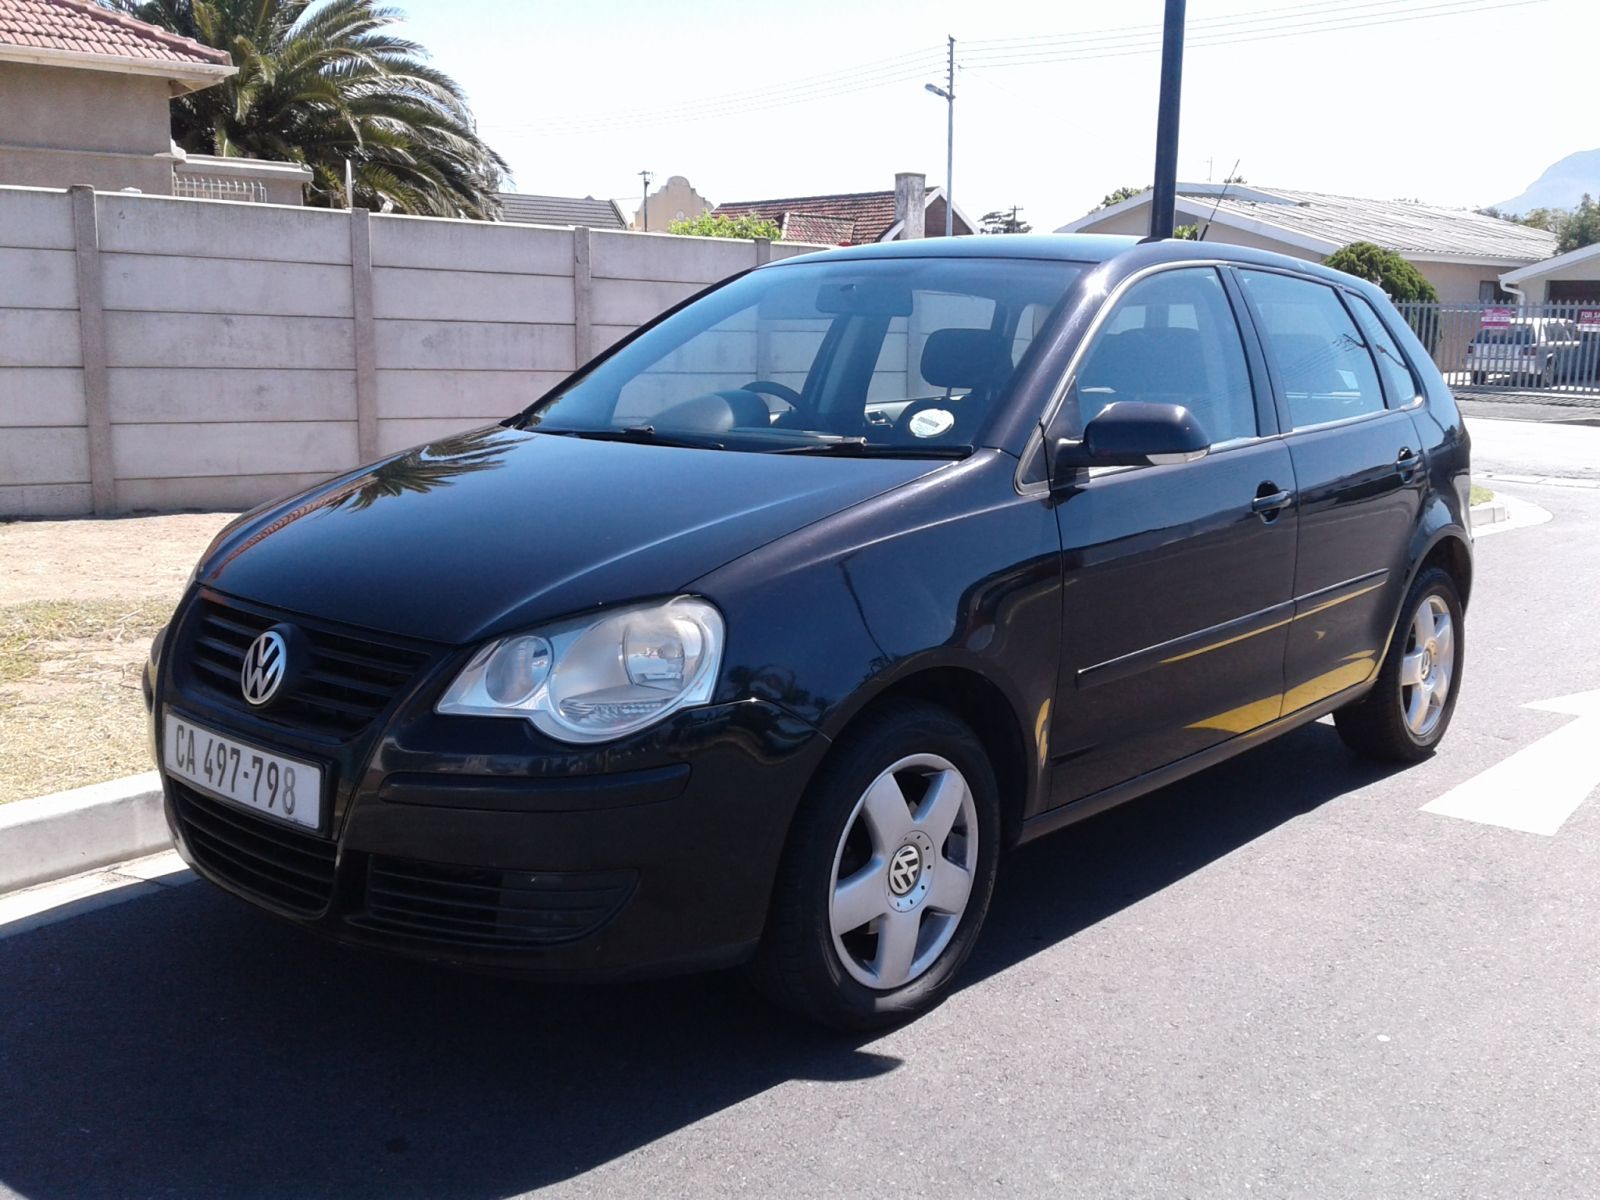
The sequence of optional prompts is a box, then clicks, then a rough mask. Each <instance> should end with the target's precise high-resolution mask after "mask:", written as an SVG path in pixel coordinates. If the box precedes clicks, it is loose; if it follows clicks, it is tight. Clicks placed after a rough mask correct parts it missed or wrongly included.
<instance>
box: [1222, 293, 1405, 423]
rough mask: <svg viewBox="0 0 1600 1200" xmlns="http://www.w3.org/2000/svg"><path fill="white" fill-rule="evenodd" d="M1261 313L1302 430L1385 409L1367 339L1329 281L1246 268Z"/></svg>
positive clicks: (1269, 352) (1269, 345)
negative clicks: (1315, 280)
mask: <svg viewBox="0 0 1600 1200" xmlns="http://www.w3.org/2000/svg"><path fill="white" fill-rule="evenodd" d="M1239 279H1240V281H1241V282H1242V283H1243V284H1244V290H1245V294H1246V295H1248V296H1249V297H1250V300H1251V303H1252V304H1253V305H1254V306H1255V310H1256V314H1257V316H1258V317H1259V318H1260V322H1259V323H1260V326H1261V335H1262V341H1263V342H1264V343H1265V344H1266V350H1267V355H1268V357H1269V358H1270V359H1271V360H1272V364H1273V366H1274V367H1275V368H1277V372H1278V380H1279V383H1280V384H1281V386H1282V387H1283V390H1284V393H1285V396H1286V398H1287V400H1288V402H1289V423H1290V425H1291V426H1292V427H1293V428H1295V429H1305V428H1307V427H1308V426H1311V425H1325V424H1327V423H1328V422H1329V421H1341V420H1344V419H1346V418H1348V417H1359V416H1362V415H1364V414H1366V413H1374V412H1382V411H1383V407H1384V405H1383V389H1382V388H1381V387H1379V385H1378V369H1377V367H1375V366H1374V365H1373V362H1372V354H1371V353H1370V351H1369V350H1368V348H1367V343H1366V339H1364V338H1363V337H1362V336H1361V331H1360V330H1359V329H1357V328H1356V324H1355V322H1354V321H1352V320H1351V319H1350V314H1349V312H1347V311H1346V310H1345V307H1344V304H1343V303H1342V302H1341V301H1340V299H1339V293H1338V292H1336V291H1334V289H1333V288H1331V287H1329V286H1328V285H1327V284H1323V283H1313V282H1312V281H1311V280H1309V279H1297V278H1295V277H1294V276H1292V275H1279V274H1277V273H1275V272H1271V271H1240V272H1239Z"/></svg>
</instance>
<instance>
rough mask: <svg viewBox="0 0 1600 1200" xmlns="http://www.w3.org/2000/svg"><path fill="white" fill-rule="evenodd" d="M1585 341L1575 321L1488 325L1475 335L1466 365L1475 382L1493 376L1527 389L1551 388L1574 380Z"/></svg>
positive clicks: (1546, 319) (1534, 320) (1528, 320)
mask: <svg viewBox="0 0 1600 1200" xmlns="http://www.w3.org/2000/svg"><path fill="white" fill-rule="evenodd" d="M1582 346H1583V342H1582V340H1581V339H1580V337H1579V335H1578V328H1577V326H1576V325H1575V324H1573V322H1571V321H1566V320H1560V319H1557V318H1555V317H1523V318H1520V319H1517V320H1513V321H1512V322H1511V324H1509V325H1491V326H1485V327H1484V328H1482V329H1480V330H1478V332H1477V333H1475V334H1473V336H1472V341H1471V342H1470V343H1469V344H1468V345H1467V357H1466V361H1465V363H1464V364H1463V365H1464V366H1465V367H1466V369H1467V371H1468V372H1470V376H1469V377H1470V378H1471V380H1472V382H1473V383H1487V382H1489V377H1490V376H1491V375H1503V376H1506V377H1507V379H1508V380H1509V382H1511V383H1513V384H1518V385H1522V386H1526V387H1551V386H1553V385H1554V384H1556V383H1559V382H1561V381H1562V380H1565V379H1570V378H1572V377H1573V372H1574V371H1575V370H1576V368H1577V365H1578V358H1579V356H1580V353H1581V350H1582Z"/></svg>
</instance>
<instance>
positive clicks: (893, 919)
mask: <svg viewBox="0 0 1600 1200" xmlns="http://www.w3.org/2000/svg"><path fill="white" fill-rule="evenodd" d="M802 805H803V807H802V811H801V813H800V815H799V816H798V817H797V818H796V821H795V828H794V830H793V832H792V833H791V835H790V841H789V846H788V848H787V849H786V851H785V853H784V861H783V865H782V867H781V868H780V871H779V877H778V881H777V886H776V888H775V890H774V896H773V904H772V912H771V914H770V916H769V918H768V922H767V929H766V932H765V934H764V935H763V937H762V942H761V949H760V951H759V952H758V954H757V957H756V962H755V964H754V966H753V968H752V974H753V978H754V980H755V982H756V984H757V986H758V987H759V988H760V989H761V990H762V991H763V992H765V993H766V994H767V995H768V996H770V997H771V998H773V999H774V1000H776V1001H777V1002H779V1003H780V1004H782V1005H784V1006H785V1007H787V1008H789V1009H791V1010H793V1011H794V1012H797V1013H799V1014H800V1015H802V1016H804V1017H807V1018H809V1019H811V1020H815V1021H818V1022H821V1023H822V1024H825V1025H831V1026H834V1027H835V1028H840V1029H854V1030H864V1029H873V1028H878V1027H881V1026H884V1025H889V1024H892V1023H894V1022H896V1021H900V1020H904V1019H906V1018H908V1017H912V1016H916V1015H919V1014H920V1013H923V1012H926V1011H927V1010H928V1009H930V1008H932V1007H933V1006H934V1005H936V1004H938V1003H939V1002H940V1001H941V1000H943V999H944V997H945V996H946V995H947V994H948V993H949V990H950V988H951V986H952V983H953V981H954V979H955V976H956V973H957V971H958V970H959V969H960V967H961V964H962V963H963V962H965V961H966V958H967V955H968V954H970V953H971V951H972V947H973V945H974V943H975V942H976V940H977V936H978V931H979V929H980V928H981V927H982V925H983V919H984V917H985V916H986V915H987V913H988V909H989V897H990V894H991V892H992V891H993V888H994V878H995V870H996V865H997V863H998V861H999V850H1000V844H999V843H1000V817H999V798H998V789H997V786H996V783H995V778H994V771H993V769H992V768H991V767H990V764H989V761H988V758H987V756H986V755H985V754H984V750H983V746H982V744H981V743H980V742H979V741H978V739H977V737H976V736H975V735H974V734H973V733H972V731H971V730H970V729H969V728H968V727H967V726H966V725H965V724H963V723H962V722H961V721H959V720H957V719H956V718H955V717H954V716H952V715H951V714H949V713H947V712H945V711H944V710H943V709H940V708H936V707H933V706H932V705H927V704H922V703H920V702H905V703H895V704H894V705H893V706H892V707H886V708H884V709H883V710H881V711H880V712H879V713H877V714H876V715H875V716H873V717H872V718H870V719H869V720H868V722H867V723H866V724H864V725H862V726H861V727H860V728H858V729H856V730H853V731H851V733H850V734H849V735H847V737H846V738H845V739H842V740H841V742H840V744H839V746H838V747H837V748H836V749H835V751H834V754H833V756H832V757H831V758H830V759H829V760H828V762H827V763H826V764H824V766H823V767H822V769H821V770H820V771H819V772H818V775H817V779H816V780H815V782H814V783H813V784H812V787H811V788H810V790H809V791H808V792H807V795H806V798H805V800H804V801H803V802H802Z"/></svg>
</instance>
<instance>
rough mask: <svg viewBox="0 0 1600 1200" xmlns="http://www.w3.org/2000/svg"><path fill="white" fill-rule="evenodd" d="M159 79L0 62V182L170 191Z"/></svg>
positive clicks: (167, 126)
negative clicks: (76, 184) (78, 184)
mask: <svg viewBox="0 0 1600 1200" xmlns="http://www.w3.org/2000/svg"><path fill="white" fill-rule="evenodd" d="M167 96H168V91H167V81H166V80H164V79H159V78H156V77H154V76H150V75H124V74H119V73H117V72H113V71H88V70H80V69H77V68H72V67H45V66H37V65H34V64H31V63H15V62H0V184H3V185H17V186H27V187H68V186H70V185H72V184H75V183H82V184H88V185H89V186H91V187H96V188H100V189H102V190H105V191H118V190H120V189H122V188H129V187H132V188H138V189H139V190H140V191H143V192H149V193H152V194H155V195H170V194H171V192H172V164H173V162H174V161H175V156H174V155H173V153H172V127H171V117H170V115H169V109H168V101H167Z"/></svg>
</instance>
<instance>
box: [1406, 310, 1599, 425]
mask: <svg viewBox="0 0 1600 1200" xmlns="http://www.w3.org/2000/svg"><path fill="white" fill-rule="evenodd" d="M1397 307H1398V308H1399V309H1400V314H1401V316H1403V317H1404V318H1405V320H1406V322H1407V324H1409V325H1410V326H1411V328H1412V329H1413V330H1415V331H1416V333H1417V336H1418V337H1419V338H1421V339H1422V344H1423V345H1425V346H1427V347H1428V349H1429V350H1430V352H1431V353H1432V354H1433V361H1434V363H1435V365H1437V366H1438V368H1439V370H1440V372H1441V373H1443V375H1444V377H1445V381H1446V382H1448V383H1449V384H1450V387H1451V389H1452V390H1453V391H1455V392H1456V393H1457V394H1459V395H1464V396H1471V395H1474V394H1483V395H1485V396H1493V397H1494V398H1495V399H1499V400H1508V401H1518V400H1521V401H1525V402H1529V403H1538V404H1572V405H1580V406H1584V407H1596V408H1600V303H1577V302H1574V303H1564V304H1490V303H1483V304H1476V303H1475V304H1417V303H1407V304H1400V305H1398V306H1397Z"/></svg>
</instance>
